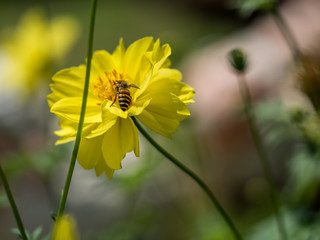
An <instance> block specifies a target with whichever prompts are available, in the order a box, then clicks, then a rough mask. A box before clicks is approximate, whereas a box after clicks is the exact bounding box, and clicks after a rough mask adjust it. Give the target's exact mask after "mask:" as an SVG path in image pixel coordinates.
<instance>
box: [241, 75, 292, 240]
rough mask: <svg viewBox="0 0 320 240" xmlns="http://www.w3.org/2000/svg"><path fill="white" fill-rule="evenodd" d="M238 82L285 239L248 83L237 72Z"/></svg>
mask: <svg viewBox="0 0 320 240" xmlns="http://www.w3.org/2000/svg"><path fill="white" fill-rule="evenodd" d="M238 83H239V89H240V93H241V97H242V100H243V105H244V112H245V114H246V117H247V119H248V123H249V128H250V131H251V134H252V137H253V141H254V144H255V146H256V149H257V152H258V156H259V159H260V161H261V165H262V168H263V171H264V175H265V178H266V180H267V182H268V185H269V190H270V200H271V205H272V209H273V212H274V214H275V217H276V220H277V226H278V230H279V233H280V235H281V238H282V239H283V240H286V239H288V237H287V232H286V229H285V224H284V219H283V217H282V215H281V214H280V211H279V200H278V196H277V194H276V189H275V182H274V176H273V173H272V169H271V166H270V163H269V159H268V155H267V152H266V150H265V148H264V145H263V143H262V139H261V137H260V135H259V131H258V128H257V126H256V123H255V119H254V116H253V114H252V112H251V109H252V107H251V96H250V92H249V88H248V85H247V84H246V81H245V78H244V75H243V74H241V73H239V81H238Z"/></svg>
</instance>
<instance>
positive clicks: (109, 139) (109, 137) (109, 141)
mask: <svg viewBox="0 0 320 240" xmlns="http://www.w3.org/2000/svg"><path fill="white" fill-rule="evenodd" d="M133 150H134V152H135V154H136V156H137V157H138V156H139V139H138V130H137V128H136V127H135V125H134V123H133V122H132V120H131V118H128V119H122V118H118V121H117V123H116V124H115V125H114V126H113V127H112V128H110V129H109V130H108V131H107V132H106V133H105V134H104V138H103V142H102V154H103V158H104V160H105V162H106V164H107V166H108V167H109V168H111V169H114V170H116V169H120V168H121V161H122V159H123V158H124V157H125V155H126V154H127V153H128V152H131V151H133Z"/></svg>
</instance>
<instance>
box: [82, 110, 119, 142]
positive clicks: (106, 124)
mask: <svg viewBox="0 0 320 240" xmlns="http://www.w3.org/2000/svg"><path fill="white" fill-rule="evenodd" d="M116 122H117V115H115V114H113V113H111V112H110V111H108V110H105V109H102V123H101V124H100V125H99V126H98V127H97V128H96V129H94V130H93V131H92V132H91V133H90V135H88V138H91V137H95V136H99V135H101V134H104V133H105V132H106V131H108V130H109V129H110V128H111V127H112V126H113V125H114V124H115V123H116Z"/></svg>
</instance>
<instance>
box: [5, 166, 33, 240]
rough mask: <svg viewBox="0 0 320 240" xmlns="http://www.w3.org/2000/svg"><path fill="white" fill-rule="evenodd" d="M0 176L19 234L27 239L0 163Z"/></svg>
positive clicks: (24, 239)
mask: <svg viewBox="0 0 320 240" xmlns="http://www.w3.org/2000/svg"><path fill="white" fill-rule="evenodd" d="M0 178H1V180H2V183H3V187H4V190H5V191H6V194H7V197H8V200H9V203H10V206H11V209H12V212H13V215H14V218H15V219H16V222H17V225H18V228H19V231H20V234H21V238H22V239H23V240H28V238H27V235H26V231H25V229H24V226H23V223H22V220H21V217H20V214H19V211H18V208H17V205H16V203H15V201H14V198H13V195H12V192H11V189H10V186H9V183H8V180H7V178H6V175H5V174H4V171H3V169H2V166H1V165H0Z"/></svg>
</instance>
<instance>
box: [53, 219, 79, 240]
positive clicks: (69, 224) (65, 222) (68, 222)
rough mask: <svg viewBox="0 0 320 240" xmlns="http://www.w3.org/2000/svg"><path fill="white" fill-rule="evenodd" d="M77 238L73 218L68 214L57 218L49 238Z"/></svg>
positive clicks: (74, 239) (57, 239)
mask: <svg viewBox="0 0 320 240" xmlns="http://www.w3.org/2000/svg"><path fill="white" fill-rule="evenodd" d="M77 239H79V237H78V233H77V229H76V224H75V220H74V219H73V218H72V217H71V216H70V215H63V216H62V217H61V218H58V219H57V221H56V223H55V225H54V229H53V234H52V238H51V240H77Z"/></svg>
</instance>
